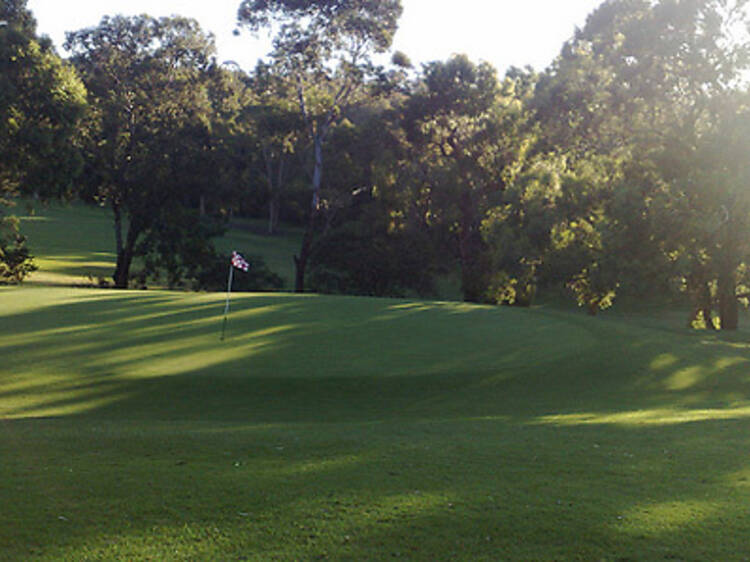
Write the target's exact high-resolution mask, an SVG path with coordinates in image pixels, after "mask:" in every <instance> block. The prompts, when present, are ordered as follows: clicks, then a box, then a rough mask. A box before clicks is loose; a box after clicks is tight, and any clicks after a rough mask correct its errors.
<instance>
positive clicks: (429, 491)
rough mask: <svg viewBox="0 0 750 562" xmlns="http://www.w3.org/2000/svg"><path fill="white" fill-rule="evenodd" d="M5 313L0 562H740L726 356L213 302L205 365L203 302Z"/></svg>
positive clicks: (379, 315)
mask: <svg viewBox="0 0 750 562" xmlns="http://www.w3.org/2000/svg"><path fill="white" fill-rule="evenodd" d="M36 291H40V292H39V293H36ZM25 293H28V295H26V294H25ZM34 293H36V294H34ZM22 294H23V295H24V296H23V298H32V297H34V298H37V306H36V308H32V309H30V310H29V311H28V312H20V313H13V314H12V315H10V314H6V315H5V316H2V317H0V318H2V319H3V321H5V320H7V321H8V322H7V323H6V324H3V325H2V326H0V330H2V335H3V337H2V339H0V353H1V354H2V355H3V357H4V358H5V359H4V367H3V373H2V378H1V379H0V411H1V413H0V416H2V419H3V421H2V422H1V423H0V448H1V449H0V454H2V456H3V458H4V459H7V460H4V463H2V468H0V478H2V481H3V482H5V483H6V485H7V489H6V492H5V493H3V495H5V497H6V498H8V497H9V498H17V497H23V498H24V501H23V502H17V501H16V502H7V505H11V507H10V508H9V509H8V511H7V512H6V513H5V514H4V515H2V516H0V517H2V522H3V525H0V528H2V529H4V530H3V531H0V538H2V539H3V540H0V544H5V545H7V546H6V547H3V548H5V551H3V550H2V549H0V558H2V557H3V556H5V555H6V553H7V556H9V557H13V556H15V557H18V556H21V555H27V556H29V557H34V556H41V557H47V558H62V559H65V558H67V559H73V558H81V557H83V558H86V557H88V558H92V559H96V558H105V559H106V558H113V557H114V558H120V559H124V558H129V559H139V558H140V559H143V558H148V557H151V558H157V559H158V558H162V559H163V558H171V559H208V558H213V559H241V558H242V557H245V558H246V559H258V560H260V559H273V558H274V557H275V558H278V559H285V560H289V559H314V558H316V557H328V558H332V559H352V560H354V559H382V558H388V557H392V556H398V557H403V558H407V559H414V560H437V559H461V558H463V559H472V560H482V559H486V560H496V559H550V560H551V559H567V558H575V557H577V558H579V559H602V558H604V559H615V560H616V559H620V560H626V559H628V560H647V559H665V558H672V559H684V560H689V559H724V560H731V559H737V560H739V559H742V556H744V537H746V536H747V532H748V531H750V520H749V519H748V516H747V515H746V513H745V508H744V505H745V503H746V501H747V500H748V499H750V486H748V485H747V482H748V478H750V463H748V459H747V458H746V456H745V455H743V454H741V452H742V451H745V450H747V446H748V445H750V438H748V437H746V436H747V435H750V433H748V429H750V421H749V418H750V410H748V409H746V408H747V399H748V396H749V395H750V386H748V385H749V384H750V380H748V379H749V377H748V376H747V365H746V363H747V361H748V359H749V358H750V354H749V353H748V348H747V347H745V344H744V343H743V342H742V340H741V339H740V338H735V340H736V341H726V340H725V339H722V338H721V337H716V336H711V335H699V336H695V335H692V334H680V333H676V332H674V331H673V330H671V328H668V327H667V328H663V329H662V328H659V327H658V326H657V327H652V328H649V329H644V328H643V327H642V326H641V325H639V324H638V323H637V322H635V323H627V322H622V321H615V320H613V321H608V320H606V319H605V320H604V321H601V319H589V318H585V317H583V316H571V315H565V314H556V313H554V314H552V313H547V312H544V311H519V310H496V309H489V308H488V309H484V308H482V309H474V310H467V309H464V308H462V307H460V306H453V305H450V304H439V303H438V304H434V305H429V304H424V303H420V304H414V303H408V302H406V301H389V300H382V301H374V300H360V299H328V298H324V297H312V296H303V297H297V296H293V295H236V296H235V297H234V298H233V301H232V314H231V316H230V320H229V331H228V334H229V337H228V339H227V340H226V341H224V342H221V341H219V329H220V323H221V315H222V312H223V306H222V305H223V300H222V296H221V295H181V294H176V293H175V294H171V293H160V294H151V293H128V294H122V293H116V292H101V291H82V292H78V293H76V295H77V296H75V297H71V299H69V300H68V301H66V302H60V294H59V292H55V291H53V290H43V289H35V290H33V291H23V292H22V291H18V293H17V295H22ZM8 295H11V293H10V292H8V293H5V292H0V299H3V298H6V299H7V298H10V297H8ZM6 494H7V495H6ZM60 517H62V518H64V519H60ZM144 553H146V554H144ZM176 553H177V554H176Z"/></svg>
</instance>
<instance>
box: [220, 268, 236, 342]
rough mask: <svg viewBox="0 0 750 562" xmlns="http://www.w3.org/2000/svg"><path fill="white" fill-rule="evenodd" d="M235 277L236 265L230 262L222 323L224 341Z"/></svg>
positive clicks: (222, 339) (222, 338)
mask: <svg viewBox="0 0 750 562" xmlns="http://www.w3.org/2000/svg"><path fill="white" fill-rule="evenodd" d="M233 277H234V265H232V264H231V263H230V264H229V280H228V281H227V304H226V305H225V306H224V321H223V322H222V323H221V338H220V340H219V341H224V332H226V329H227V315H228V314H229V295H230V294H231V292H232V278H233Z"/></svg>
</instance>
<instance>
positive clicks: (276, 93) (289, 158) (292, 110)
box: [247, 62, 305, 234]
mask: <svg viewBox="0 0 750 562" xmlns="http://www.w3.org/2000/svg"><path fill="white" fill-rule="evenodd" d="M275 70H276V69H275V68H274V67H272V66H269V65H266V64H264V63H262V62H259V63H258V65H257V67H256V69H255V72H254V73H253V76H252V80H251V81H250V85H251V88H252V91H253V94H254V96H255V101H256V103H255V104H254V106H253V107H251V108H248V111H247V114H248V115H247V117H248V119H249V120H250V122H251V123H252V124H253V127H254V131H253V133H254V138H255V142H256V143H257V152H258V154H259V155H260V159H261V161H260V167H259V168H260V175H261V177H262V178H263V181H264V182H265V185H266V189H267V201H268V203H267V205H268V234H275V233H276V231H277V229H278V227H279V215H280V212H281V207H282V200H283V198H284V192H285V191H286V190H287V187H288V184H289V183H290V182H291V180H292V179H293V177H294V175H295V173H294V172H295V171H297V172H298V170H296V169H295V168H297V167H298V166H296V164H297V163H298V161H299V159H298V155H299V152H300V149H301V148H302V147H301V146H300V145H301V144H302V142H303V141H302V139H303V138H304V134H305V132H304V131H305V123H304V122H303V120H302V118H301V116H300V112H299V108H298V106H297V102H296V101H295V99H294V92H293V90H292V91H290V88H289V84H288V83H287V82H286V81H285V80H284V79H283V77H281V76H278V75H276V74H275V72H274V71H275Z"/></svg>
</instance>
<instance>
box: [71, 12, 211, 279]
mask: <svg viewBox="0 0 750 562" xmlns="http://www.w3.org/2000/svg"><path fill="white" fill-rule="evenodd" d="M66 46H67V48H69V49H70V50H72V53H73V57H72V60H73V62H74V64H75V65H76V67H77V68H78V69H79V71H80V72H81V74H82V76H83V79H84V81H85V83H86V85H87V87H88V90H89V102H90V104H91V108H92V112H91V116H90V121H91V126H90V128H89V136H88V144H87V174H86V183H85V185H84V188H83V193H82V194H83V196H84V197H85V198H86V199H88V200H90V201H93V202H96V203H97V204H99V205H106V206H109V207H110V208H111V209H112V212H113V218H114V233H115V243H116V251H117V266H116V269H115V272H114V275H113V279H114V282H115V286H117V287H121V288H124V287H127V286H128V283H129V277H130V268H131V264H132V262H133V258H134V257H135V256H136V255H137V254H138V253H143V252H144V251H146V249H145V248H139V243H140V242H141V241H143V240H144V239H146V238H147V237H148V236H149V235H150V234H151V235H153V234H157V233H158V232H162V233H164V234H165V235H166V233H169V232H175V231H180V232H194V231H195V230H194V229H192V228H190V227H189V226H187V227H186V228H182V229H174V228H165V227H164V225H165V224H166V223H169V221H172V220H182V221H189V222H190V221H193V220H194V219H193V214H192V213H189V212H182V211H183V210H186V207H187V203H188V201H189V200H190V199H194V198H195V197H194V196H195V194H196V192H197V191H199V190H200V189H201V187H202V184H204V183H205V181H207V178H209V177H210V176H209V172H210V170H209V168H208V163H207V160H206V158H205V153H206V150H207V146H206V143H207V141H208V139H209V131H208V128H209V127H210V115H211V103H210V98H209V95H208V91H207V86H206V82H207V78H206V77H207V69H208V68H209V66H210V64H211V63H212V55H213V53H214V41H213V36H211V35H207V34H205V33H204V32H203V31H202V30H201V29H200V27H199V25H198V23H197V22H195V21H194V20H190V19H185V18H181V17H172V18H161V19H155V18H152V17H149V16H145V15H144V16H136V17H123V16H115V17H104V18H103V19H102V20H101V22H100V23H99V25H97V26H95V27H91V28H87V29H82V30H79V31H76V32H72V33H68V35H67V42H66ZM157 226H159V227H160V228H159V229H156V228H155V227H157ZM157 246H158V245H157ZM151 247H154V244H151Z"/></svg>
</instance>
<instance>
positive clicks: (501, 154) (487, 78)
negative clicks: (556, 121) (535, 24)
mask: <svg viewBox="0 0 750 562" xmlns="http://www.w3.org/2000/svg"><path fill="white" fill-rule="evenodd" d="M514 86H515V85H514V83H513V82H512V81H508V82H506V83H505V84H504V85H503V87H502V88H501V84H500V83H499V82H498V79H497V74H496V71H495V69H494V68H492V66H491V65H489V64H487V63H479V64H474V63H472V62H471V61H470V60H469V59H468V58H467V57H466V56H465V55H456V56H454V57H452V58H450V59H449V60H447V61H445V62H440V61H437V62H432V63H429V64H428V65H426V66H425V68H424V74H423V77H422V78H421V80H420V81H419V83H418V85H417V86H416V90H415V91H414V93H413V94H412V95H411V96H410V99H409V101H408V104H407V108H406V110H405V117H404V127H405V129H406V134H407V139H408V140H409V142H410V143H411V145H412V147H413V149H414V151H415V153H414V160H415V161H418V162H419V163H420V166H419V168H420V170H419V173H420V175H421V180H420V179H419V178H418V177H415V179H416V180H417V181H421V183H422V188H421V189H422V191H423V192H424V193H425V196H426V197H427V198H428V200H429V203H428V206H427V209H426V210H425V212H427V213H429V214H430V215H431V216H432V217H433V219H432V222H433V223H434V224H436V225H440V227H442V228H445V229H448V230H449V231H450V232H451V233H452V234H453V235H454V236H455V239H456V246H457V250H458V256H459V260H460V264H461V276H462V290H463V296H464V299H465V300H467V301H472V302H481V301H484V300H486V290H487V285H488V283H489V276H490V266H489V262H488V255H487V252H486V247H485V244H484V241H483V239H482V236H481V232H480V225H481V222H482V219H483V218H484V214H485V212H486V211H487V209H489V208H490V207H491V206H493V204H495V203H497V201H498V200H499V197H500V196H501V194H502V192H503V190H504V189H505V187H506V183H507V181H508V179H509V177H510V176H509V175H512V173H513V171H512V170H513V167H514V165H516V164H517V162H518V161H519V159H522V157H523V156H522V155H523V152H524V142H523V136H522V135H521V134H520V126H521V122H522V120H523V118H524V114H523V103H522V102H521V100H520V99H519V97H518V96H517V93H518V92H517V91H516V90H515V88H514Z"/></svg>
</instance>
